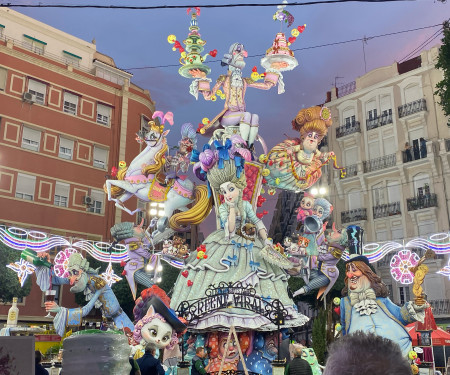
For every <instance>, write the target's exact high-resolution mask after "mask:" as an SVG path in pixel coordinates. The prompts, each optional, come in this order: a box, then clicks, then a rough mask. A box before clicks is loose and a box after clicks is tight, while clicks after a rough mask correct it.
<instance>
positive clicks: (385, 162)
mask: <svg viewBox="0 0 450 375" xmlns="http://www.w3.org/2000/svg"><path fill="white" fill-rule="evenodd" d="M396 163H397V156H396V154H391V155H386V156H381V157H379V158H376V159H370V160H366V161H363V170H364V173H369V172H373V171H378V170H380V169H385V168H389V167H393V166H394V165H395V164H396Z"/></svg>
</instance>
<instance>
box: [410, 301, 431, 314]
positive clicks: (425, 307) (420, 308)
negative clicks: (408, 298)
mask: <svg viewBox="0 0 450 375" xmlns="http://www.w3.org/2000/svg"><path fill="white" fill-rule="evenodd" d="M412 307H413V309H414V311H416V312H421V311H424V310H425V309H427V308H428V307H430V304H429V303H428V302H425V303H424V304H423V305H421V306H418V305H416V304H415V303H414V302H413V303H412Z"/></svg>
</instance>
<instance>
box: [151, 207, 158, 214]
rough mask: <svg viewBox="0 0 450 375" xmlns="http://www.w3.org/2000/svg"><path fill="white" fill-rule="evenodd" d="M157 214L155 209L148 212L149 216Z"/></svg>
mask: <svg viewBox="0 0 450 375" xmlns="http://www.w3.org/2000/svg"><path fill="white" fill-rule="evenodd" d="M157 213H158V211H157V210H156V209H155V208H152V209H151V210H150V215H153V216H154V215H156V214H157Z"/></svg>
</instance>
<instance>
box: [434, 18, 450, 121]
mask: <svg viewBox="0 0 450 375" xmlns="http://www.w3.org/2000/svg"><path fill="white" fill-rule="evenodd" d="M442 29H443V33H444V34H443V35H444V37H443V38H442V46H441V48H440V49H439V55H438V59H437V63H436V68H438V69H441V70H442V71H443V73H444V78H443V80H442V81H440V82H439V83H438V84H437V85H436V91H435V92H434V94H435V95H438V96H439V97H440V98H441V101H440V102H439V104H440V105H441V107H442V110H443V111H444V114H445V115H446V116H450V23H449V21H445V22H444V23H443V25H442Z"/></svg>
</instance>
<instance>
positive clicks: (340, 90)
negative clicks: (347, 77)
mask: <svg viewBox="0 0 450 375" xmlns="http://www.w3.org/2000/svg"><path fill="white" fill-rule="evenodd" d="M355 91H356V81H352V82H349V83H347V84H345V85H342V86H339V87H336V93H337V97H338V98H342V97H343V96H345V95H349V94H352V93H354V92H355Z"/></svg>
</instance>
